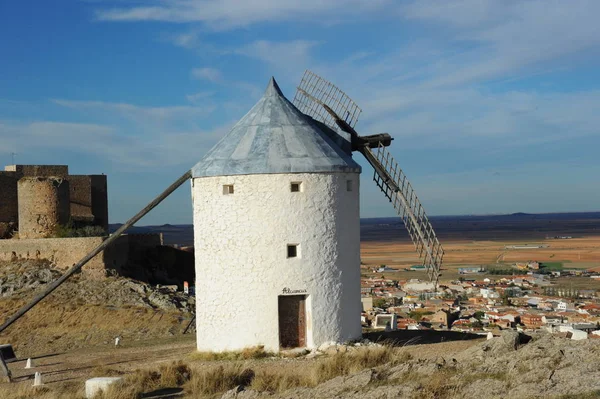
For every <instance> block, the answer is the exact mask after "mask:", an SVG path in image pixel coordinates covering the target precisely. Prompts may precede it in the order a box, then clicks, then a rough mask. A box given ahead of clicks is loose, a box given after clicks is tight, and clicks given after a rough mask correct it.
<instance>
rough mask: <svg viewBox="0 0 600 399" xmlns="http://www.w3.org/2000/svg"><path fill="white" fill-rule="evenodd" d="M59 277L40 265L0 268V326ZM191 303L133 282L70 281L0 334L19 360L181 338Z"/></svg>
mask: <svg viewBox="0 0 600 399" xmlns="http://www.w3.org/2000/svg"><path fill="white" fill-rule="evenodd" d="M60 275H61V272H60V271H57V270H55V269H53V268H52V265H51V264H50V263H48V262H46V261H31V260H27V261H19V262H11V263H1V264H0V320H5V319H6V318H8V317H9V316H10V315H12V314H13V313H14V312H15V311H16V310H17V309H18V308H19V306H21V305H23V304H25V303H26V302H27V301H28V300H30V299H31V298H33V296H34V295H35V294H36V293H37V292H39V290H41V289H42V288H43V286H44V285H45V284H47V283H49V282H50V281H53V280H55V279H56V278H57V277H59V276H60ZM193 309H194V298H193V297H189V296H187V295H185V294H183V293H182V292H177V291H176V290H174V289H172V288H169V287H157V286H150V285H148V284H145V283H141V282H137V281H135V280H131V279H127V278H121V277H109V278H106V279H102V280H97V279H88V278H86V276H85V274H79V275H76V276H73V277H72V278H71V279H70V280H68V281H67V282H66V283H64V284H63V285H62V286H61V287H59V288H58V289H57V290H56V291H54V292H53V293H52V294H51V295H50V296H48V297H47V298H46V299H44V300H43V301H42V302H41V303H40V304H39V305H37V306H36V307H35V308H33V309H32V310H31V311H30V312H29V313H28V314H27V315H26V316H24V317H23V318H22V319H20V320H19V321H17V322H16V323H15V324H13V325H12V326H11V327H9V328H8V329H7V330H6V331H5V332H4V333H2V334H1V338H2V342H6V343H11V344H13V345H14V346H15V348H16V350H17V352H18V355H19V356H26V355H28V354H41V353H42V352H44V353H48V352H50V351H62V350H67V349H73V348H78V347H82V346H90V345H99V344H110V343H112V342H113V340H114V338H115V337H116V336H121V337H122V339H123V342H124V343H125V342H127V341H132V340H140V339H150V338H159V337H164V336H172V335H176V334H181V333H182V332H183V330H184V329H185V327H186V326H187V325H188V324H189V321H190V320H191V318H192V316H193V315H192V312H193Z"/></svg>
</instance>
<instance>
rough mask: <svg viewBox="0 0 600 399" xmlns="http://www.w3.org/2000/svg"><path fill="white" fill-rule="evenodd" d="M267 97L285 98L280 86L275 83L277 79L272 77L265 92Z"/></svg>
mask: <svg viewBox="0 0 600 399" xmlns="http://www.w3.org/2000/svg"><path fill="white" fill-rule="evenodd" d="M264 96H265V97H271V96H283V93H282V92H281V89H280V88H279V85H278V84H277V82H276V81H275V78H274V77H273V76H271V80H269V84H268V85H267V89H266V90H265V95H264Z"/></svg>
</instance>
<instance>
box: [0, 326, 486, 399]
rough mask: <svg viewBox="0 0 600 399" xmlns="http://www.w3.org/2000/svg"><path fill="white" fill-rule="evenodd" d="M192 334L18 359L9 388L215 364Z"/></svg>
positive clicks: (288, 363)
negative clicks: (172, 365)
mask: <svg viewBox="0 0 600 399" xmlns="http://www.w3.org/2000/svg"><path fill="white" fill-rule="evenodd" d="M195 339H196V337H195V334H189V335H186V336H180V337H176V338H170V339H160V340H152V341H140V342H133V343H127V342H126V341H125V342H122V345H121V346H119V347H115V346H114V345H104V346H98V347H92V348H82V349H78V350H74V351H69V352H64V353H43V354H38V355H36V356H33V357H32V360H33V362H34V366H35V367H34V368H32V369H25V368H24V367H25V363H26V360H27V359H26V358H21V357H19V353H17V357H18V358H19V359H18V360H17V361H14V362H12V363H9V364H8V366H9V369H10V370H11V372H12V376H13V383H12V384H11V386H12V387H14V389H15V390H16V389H17V387H18V386H25V385H32V383H33V377H34V374H35V372H40V373H41V374H42V379H43V383H44V384H46V385H48V386H49V388H53V387H57V386H59V385H60V384H67V385H70V386H77V385H79V386H80V387H81V388H82V389H83V386H84V382H85V380H86V379H89V378H93V377H98V376H115V375H125V374H127V373H131V372H134V371H136V370H140V369H156V368H157V367H158V366H159V365H160V364H161V363H165V362H173V361H178V360H182V361H184V362H186V363H188V364H196V365H197V364H202V363H206V364H209V363H210V364H214V363H215V362H216V361H201V360H192V359H193V358H192V357H191V356H190V355H192V354H193V353H194V352H195V348H196V341H195ZM480 342H482V340H479V339H477V340H465V341H452V342H442V343H437V344H426V345H412V346H406V347H405V350H406V351H407V352H409V353H411V355H412V356H413V357H415V358H421V359H436V358H437V357H439V356H447V355H451V354H455V353H459V352H462V351H464V350H466V349H467V348H470V347H472V346H474V345H476V344H478V343H480ZM313 361H314V359H305V358H267V359H261V360H246V361H242V362H243V363H244V365H246V366H253V367H256V363H257V362H258V363H261V364H260V367H261V368H265V369H270V368H278V369H280V368H282V367H298V366H299V364H300V363H301V362H304V363H310V362H313ZM8 386H9V385H8V384H7V383H3V384H0V393H1V392H2V389H3V388H4V389H6V388H7V387H8Z"/></svg>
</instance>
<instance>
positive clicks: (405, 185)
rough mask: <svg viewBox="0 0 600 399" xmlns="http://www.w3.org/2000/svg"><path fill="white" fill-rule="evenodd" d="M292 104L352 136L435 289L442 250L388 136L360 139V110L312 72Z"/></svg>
mask: <svg viewBox="0 0 600 399" xmlns="http://www.w3.org/2000/svg"><path fill="white" fill-rule="evenodd" d="M293 102H294V105H295V106H296V107H297V108H298V109H299V110H300V111H301V112H303V113H305V114H306V115H308V116H310V117H312V118H313V119H315V120H317V121H319V122H322V123H324V124H325V125H327V126H329V127H330V128H332V129H334V130H338V129H339V130H342V131H345V132H347V133H350V134H351V135H352V138H353V149H354V150H357V151H359V152H360V153H361V154H363V155H364V156H365V158H367V161H369V163H370V164H371V166H373V169H374V175H373V180H375V183H377V186H378V187H379V188H380V189H381V191H382V192H383V193H384V195H385V196H386V197H387V198H388V199H389V200H390V202H391V203H392V205H393V206H394V209H396V212H397V213H398V216H400V218H401V219H402V221H403V222H404V225H405V226H406V229H407V230H408V234H409V235H410V238H411V239H412V241H413V243H414V245H415V249H416V250H417V253H418V254H419V257H421V258H423V265H424V266H425V268H426V270H427V274H428V276H429V279H430V281H432V282H433V283H434V287H436V288H437V283H438V279H439V275H440V268H441V265H442V259H443V256H444V249H443V248H442V246H441V244H440V242H439V241H438V238H437V236H436V235H435V231H434V230H433V227H432V226H431V223H430V222H429V219H428V218H427V215H426V214H425V210H424V209H423V206H422V205H421V202H420V201H419V199H418V197H417V195H416V193H415V191H414V190H413V188H412V185H411V184H410V183H409V181H408V179H407V178H406V175H405V174H404V172H403V171H402V169H401V168H400V167H399V166H398V163H397V162H396V161H395V160H394V158H393V157H392V155H391V154H390V153H389V151H387V150H386V148H385V146H387V145H389V144H390V142H391V138H390V137H389V135H387V134H381V135H376V136H362V137H361V136H359V135H358V133H357V132H356V130H354V126H355V125H356V123H357V122H358V117H359V116H360V113H361V109H360V108H359V107H358V105H356V103H354V101H352V99H351V98H350V97H348V96H347V95H346V93H344V92H343V91H341V90H340V89H339V88H337V87H336V86H335V85H334V84H332V83H330V82H328V81H326V80H325V79H323V78H321V77H320V76H318V75H316V74H314V73H312V72H311V71H308V70H307V71H306V72H305V73H304V76H303V77H302V80H301V81H300V85H299V86H298V90H297V91H296V95H295V96H294V101H293Z"/></svg>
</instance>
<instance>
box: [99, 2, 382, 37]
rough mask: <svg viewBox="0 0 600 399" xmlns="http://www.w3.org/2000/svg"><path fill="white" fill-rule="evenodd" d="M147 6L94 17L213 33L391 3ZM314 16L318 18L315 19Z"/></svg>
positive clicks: (103, 10)
mask: <svg viewBox="0 0 600 399" xmlns="http://www.w3.org/2000/svg"><path fill="white" fill-rule="evenodd" d="M148 3H149V4H151V5H149V6H148V5H145V6H138V5H137V4H135V3H134V4H132V5H131V6H129V7H117V8H108V9H107V8H100V9H97V10H96V16H97V18H98V19H100V20H105V21H167V22H178V23H188V22H202V23H206V24H207V25H208V26H210V27H212V28H213V29H216V30H221V29H230V28H234V27H241V26H248V25H251V24H255V23H259V22H273V21H277V22H281V21H286V20H292V19H293V20H298V19H307V18H310V20H311V21H313V22H314V21H317V22H318V21H321V23H326V22H327V21H329V20H330V19H331V18H323V16H326V15H330V16H333V15H336V16H338V17H339V16H342V15H344V16H345V15H359V16H360V15H362V14H363V13H365V12H368V11H371V10H374V9H381V8H382V6H385V5H387V4H392V1H391V0H370V1H362V0H330V1H322V0H304V1H297V0H277V1H274V0H253V1H247V0H162V1H150V2H148ZM316 16H318V17H319V19H315V17H316Z"/></svg>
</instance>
